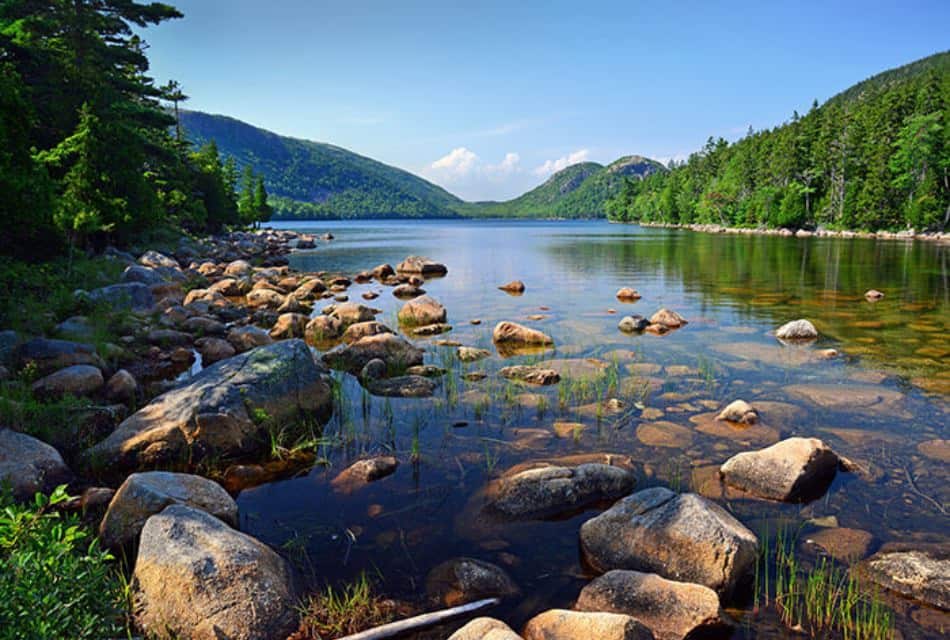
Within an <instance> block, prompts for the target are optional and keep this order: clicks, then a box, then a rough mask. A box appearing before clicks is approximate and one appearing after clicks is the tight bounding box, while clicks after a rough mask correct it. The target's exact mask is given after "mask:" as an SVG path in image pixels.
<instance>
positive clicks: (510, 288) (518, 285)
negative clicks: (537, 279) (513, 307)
mask: <svg viewBox="0 0 950 640" xmlns="http://www.w3.org/2000/svg"><path fill="white" fill-rule="evenodd" d="M498 288H499V289H501V290H502V291H504V292H505V293H508V294H511V295H514V296H520V295H521V294H522V293H524V288H525V287H524V283H523V282H522V281H521V280H512V281H511V282H508V283H506V284H503V285H501V286H500V287H498Z"/></svg>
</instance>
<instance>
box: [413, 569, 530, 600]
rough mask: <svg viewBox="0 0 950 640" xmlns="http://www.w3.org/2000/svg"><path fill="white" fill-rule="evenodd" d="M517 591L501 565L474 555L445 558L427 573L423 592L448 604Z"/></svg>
mask: <svg viewBox="0 0 950 640" xmlns="http://www.w3.org/2000/svg"><path fill="white" fill-rule="evenodd" d="M520 593H521V591H520V590H519V589H518V586H517V585H516V584H515V583H514V581H513V580H512V579H511V577H509V576H508V574H507V573H506V572H505V570H504V569H502V568H501V567H498V566H496V565H493V564H491V563H490V562H484V561H482V560H476V559H475V558H454V559H452V560H447V561H446V562H443V563H442V564H440V565H438V566H437V567H435V568H434V569H432V571H430V572H429V574H428V575H427V576H426V594H427V595H428V596H429V597H430V598H433V599H435V600H438V601H439V603H440V604H443V605H445V606H447V607H454V606H457V605H460V604H465V603H467V602H474V601H475V600H481V599H482V598H507V597H510V596H516V595H518V594H520Z"/></svg>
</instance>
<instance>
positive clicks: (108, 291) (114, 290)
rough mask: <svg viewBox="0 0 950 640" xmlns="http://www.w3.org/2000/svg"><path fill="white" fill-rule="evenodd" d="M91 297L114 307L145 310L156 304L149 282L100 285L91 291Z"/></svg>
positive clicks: (96, 301)
mask: <svg viewBox="0 0 950 640" xmlns="http://www.w3.org/2000/svg"><path fill="white" fill-rule="evenodd" d="M89 299H90V300H92V301H93V302H94V303H97V304H98V303H101V304H105V305H108V306H110V307H112V308H113V309H131V310H133V311H143V310H147V309H151V308H152V305H154V304H155V297H154V296H153V295H152V290H151V289H150V288H149V286H148V285H147V284H142V283H141V282H122V283H120V284H110V285H109V286H107V287H100V288H98V289H93V290H92V291H90V292H89Z"/></svg>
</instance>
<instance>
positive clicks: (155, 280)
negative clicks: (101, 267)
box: [122, 264, 165, 286]
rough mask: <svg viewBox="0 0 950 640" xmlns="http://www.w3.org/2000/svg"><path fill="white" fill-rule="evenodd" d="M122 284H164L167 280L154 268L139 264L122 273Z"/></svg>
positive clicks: (127, 268) (130, 266)
mask: <svg viewBox="0 0 950 640" xmlns="http://www.w3.org/2000/svg"><path fill="white" fill-rule="evenodd" d="M122 282H141V283H142V284H144V285H147V286H152V285H153V284H162V283H164V282H165V278H164V277H163V276H162V274H161V273H160V272H159V271H158V270H156V269H153V268H152V267H146V266H143V265H139V264H133V265H129V266H128V267H126V268H125V271H123V272H122Z"/></svg>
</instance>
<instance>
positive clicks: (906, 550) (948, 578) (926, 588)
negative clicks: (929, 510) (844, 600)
mask: <svg viewBox="0 0 950 640" xmlns="http://www.w3.org/2000/svg"><path fill="white" fill-rule="evenodd" d="M858 571H859V572H860V574H861V575H862V577H865V578H866V579H868V580H870V581H871V582H873V583H874V584H876V585H879V586H881V587H883V588H884V589H887V590H888V591H892V592H894V593H897V594H899V595H901V596H903V597H905V598H910V599H911V600H916V601H918V602H923V603H924V604H927V605H929V606H931V607H936V608H937V609H942V610H944V611H948V610H950V547H948V546H947V545H946V544H943V545H916V546H915V545H908V544H894V543H891V544H887V545H884V547H882V548H881V550H880V551H878V552H877V553H875V554H874V555H873V556H871V557H870V558H868V559H867V560H864V561H863V562H861V564H859V565H858Z"/></svg>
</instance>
